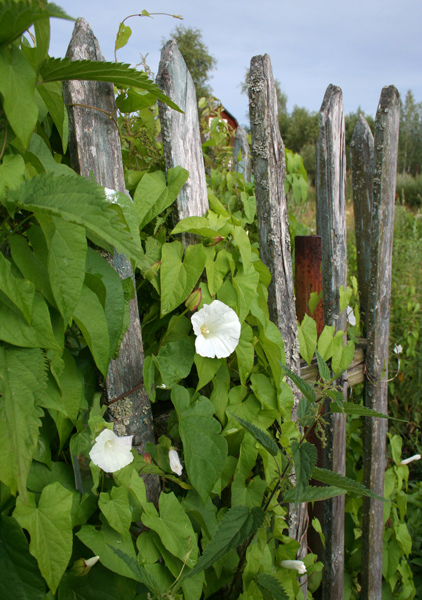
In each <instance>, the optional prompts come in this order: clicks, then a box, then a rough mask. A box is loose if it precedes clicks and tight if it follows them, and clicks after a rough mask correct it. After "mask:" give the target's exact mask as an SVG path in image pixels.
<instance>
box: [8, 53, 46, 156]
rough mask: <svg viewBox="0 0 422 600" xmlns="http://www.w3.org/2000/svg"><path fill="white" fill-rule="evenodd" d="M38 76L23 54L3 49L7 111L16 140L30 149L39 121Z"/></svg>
mask: <svg viewBox="0 0 422 600" xmlns="http://www.w3.org/2000/svg"><path fill="white" fill-rule="evenodd" d="M35 82H36V73H35V71H34V69H33V68H32V66H31V64H30V62H29V61H28V59H27V58H26V57H25V55H24V54H23V52H21V50H19V48H17V46H12V47H11V48H0V92H1V94H2V95H3V109H4V112H5V113H6V117H7V120H8V121H9V123H10V125H11V127H12V129H13V131H14V132H15V134H16V137H17V138H19V140H20V142H21V143H22V144H23V146H24V147H26V146H27V145H28V143H29V140H30V138H31V135H32V132H33V130H34V127H35V125H36V123H37V118H38V107H37V104H36V102H35Z"/></svg>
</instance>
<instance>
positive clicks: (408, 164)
mask: <svg viewBox="0 0 422 600" xmlns="http://www.w3.org/2000/svg"><path fill="white" fill-rule="evenodd" d="M421 166H422V102H415V98H414V96H413V93H412V91H411V90H408V92H407V94H406V98H405V101H404V105H403V102H402V105H401V114H400V138H399V157H398V166H397V170H398V171H399V172H402V173H409V174H410V175H418V174H420V173H421Z"/></svg>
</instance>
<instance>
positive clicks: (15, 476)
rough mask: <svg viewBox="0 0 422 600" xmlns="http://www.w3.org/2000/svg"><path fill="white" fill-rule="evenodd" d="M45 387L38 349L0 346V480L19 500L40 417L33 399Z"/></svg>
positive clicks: (42, 365)
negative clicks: (18, 493) (17, 493)
mask: <svg viewBox="0 0 422 600" xmlns="http://www.w3.org/2000/svg"><path fill="white" fill-rule="evenodd" d="M46 385H47V374H46V360H45V357H44V355H43V353H42V351H41V350H40V349H15V348H7V347H0V479H1V480H2V481H3V482H4V483H5V484H6V485H7V487H8V488H9V490H10V491H11V492H12V494H15V493H16V491H17V490H19V492H20V494H22V496H23V498H26V478H27V475H28V472H29V467H30V465H31V460H32V457H33V454H34V452H35V448H36V444H37V436H38V430H39V427H40V425H41V417H42V416H43V414H44V413H43V411H42V409H41V408H39V407H38V406H37V398H38V396H40V395H42V394H43V392H44V390H45V387H46Z"/></svg>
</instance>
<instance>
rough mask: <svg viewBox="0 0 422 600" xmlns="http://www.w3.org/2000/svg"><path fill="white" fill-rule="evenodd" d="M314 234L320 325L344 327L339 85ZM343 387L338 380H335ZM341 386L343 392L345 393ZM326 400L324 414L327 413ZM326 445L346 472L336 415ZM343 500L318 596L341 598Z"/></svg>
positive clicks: (324, 125)
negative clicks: (319, 282) (317, 246)
mask: <svg viewBox="0 0 422 600" xmlns="http://www.w3.org/2000/svg"><path fill="white" fill-rule="evenodd" d="M316 192H317V233H318V235H320V236H321V243H322V302H323V312H324V324H325V325H334V326H335V328H336V330H339V329H341V330H343V331H345V329H346V315H345V314H344V313H343V314H340V306H339V288H340V286H341V285H343V286H344V287H346V278H347V248H346V210H345V208H346V152H345V126H344V112H343V97H342V91H341V89H340V88H339V87H336V86H334V85H329V86H328V88H327V91H326V92H325V96H324V100H323V102H322V105H321V110H320V113H319V135H318V142H317V176H316ZM337 383H338V384H340V385H341V384H342V382H341V381H339V382H337ZM345 387H346V386H345V384H343V391H345ZM330 403H331V401H330V399H328V400H327V406H326V407H325V409H324V412H326V413H329V412H330ZM326 422H327V427H326V436H327V444H326V447H325V448H324V453H323V466H324V468H326V469H330V470H332V471H335V472H336V473H340V474H342V475H344V474H345V471H346V462H345V457H346V452H345V443H346V421H345V416H344V415H341V414H339V413H337V414H335V413H334V414H330V415H327V416H326ZM344 501H345V500H344V496H338V497H336V498H332V499H330V500H326V501H325V502H324V509H323V532H324V535H325V542H326V546H325V556H324V571H323V584H322V585H323V588H322V597H323V599H324V600H341V599H342V598H343V580H344Z"/></svg>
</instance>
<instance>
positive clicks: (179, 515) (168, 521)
mask: <svg viewBox="0 0 422 600" xmlns="http://www.w3.org/2000/svg"><path fill="white" fill-rule="evenodd" d="M158 502H159V511H160V515H158V513H157V511H156V510H155V509H154V512H153V510H152V509H153V507H151V511H150V514H146V513H144V514H143V515H142V523H143V524H144V525H145V526H146V527H149V529H152V530H153V531H156V532H157V533H158V535H159V536H160V539H161V542H162V543H163V545H164V547H165V548H166V549H167V550H168V551H169V552H170V553H171V554H172V555H173V556H176V557H177V558H180V560H181V561H183V562H186V564H187V565H188V567H193V566H194V564H195V563H196V559H197V558H198V545H197V542H196V534H195V532H194V530H193V527H192V523H191V521H190V519H189V517H188V515H187V514H186V513H185V511H184V510H183V508H182V507H181V505H180V503H179V501H178V499H177V498H176V496H175V495H174V493H173V492H171V493H169V494H165V493H162V494H160V498H159V501H158Z"/></svg>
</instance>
